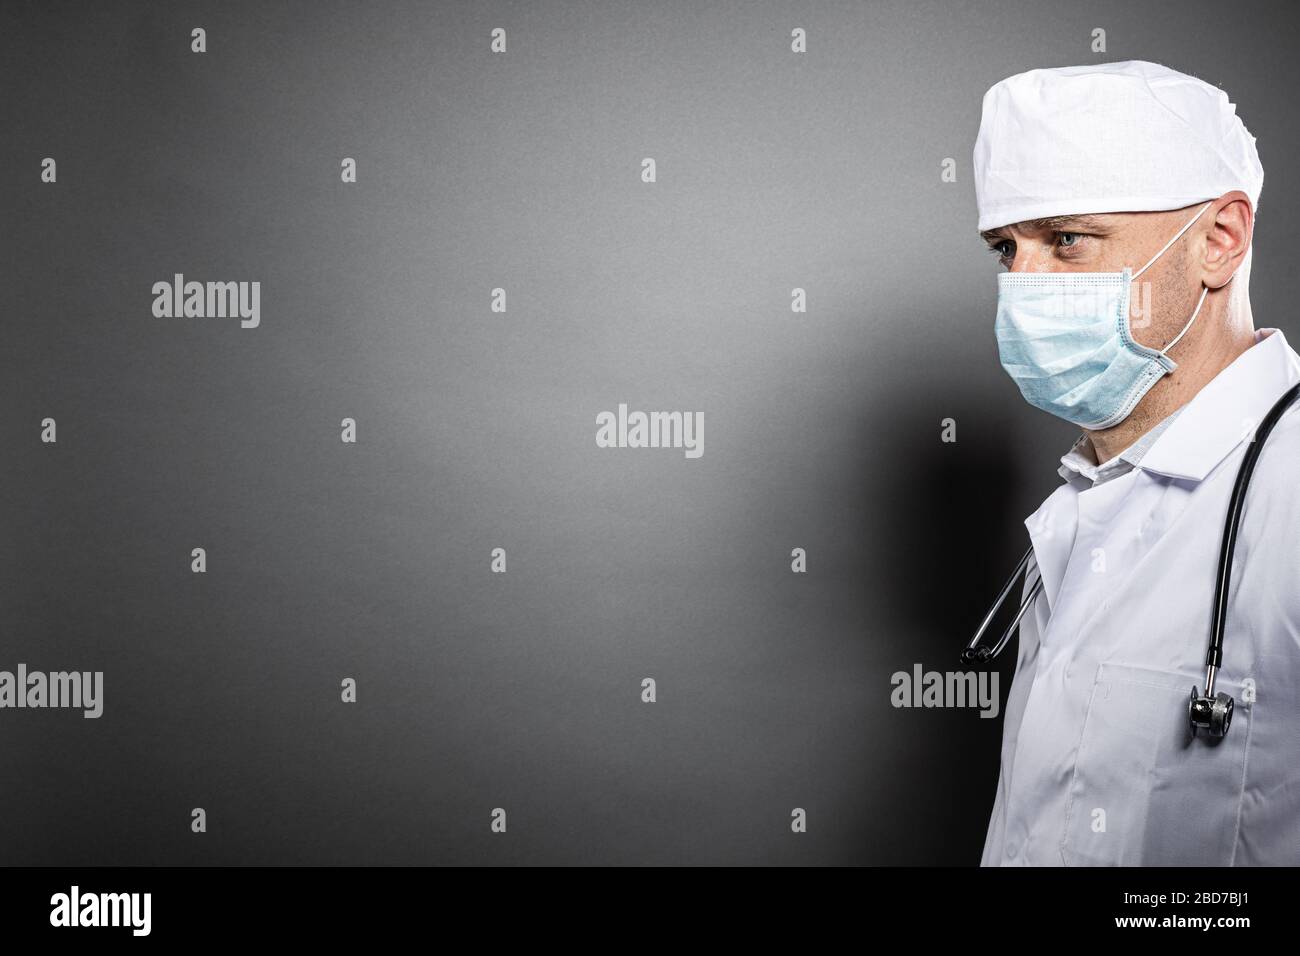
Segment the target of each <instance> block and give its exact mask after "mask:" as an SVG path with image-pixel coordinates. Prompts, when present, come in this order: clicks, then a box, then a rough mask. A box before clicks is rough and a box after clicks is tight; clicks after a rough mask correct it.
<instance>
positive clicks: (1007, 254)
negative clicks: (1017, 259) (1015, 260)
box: [989, 239, 1016, 259]
mask: <svg viewBox="0 0 1300 956" xmlns="http://www.w3.org/2000/svg"><path fill="white" fill-rule="evenodd" d="M989 252H991V253H992V254H993V255H995V256H997V257H998V259H1010V258H1011V257H1012V256H1014V255H1015V254H1016V244H1015V243H1014V242H1012V241H1011V240H1010V239H1002V240H1000V241H999V242H995V243H993V244H992V245H990V246H989Z"/></svg>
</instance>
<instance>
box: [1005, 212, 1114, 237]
mask: <svg viewBox="0 0 1300 956" xmlns="http://www.w3.org/2000/svg"><path fill="white" fill-rule="evenodd" d="M1105 223H1106V221H1105V220H1104V219H1101V218H1099V217H1097V216H1047V217H1046V218H1044V219H1026V220H1024V221H1023V222H1016V223H1010V225H1014V226H1019V227H1020V228H1021V229H1022V230H1024V231H1025V232H1051V231H1054V230H1059V229H1061V227H1062V226H1077V227H1079V228H1081V229H1096V230H1104V229H1105ZM1005 228H1006V226H999V227H998V228H997V229H986V230H984V231H983V232H981V233H980V238H981V239H983V240H984V241H985V242H992V241H993V240H994V239H1003V238H1006V237H1005V236H1004V235H1003V232H1002V230H1003V229H1005Z"/></svg>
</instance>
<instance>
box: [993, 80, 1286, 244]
mask: <svg viewBox="0 0 1300 956" xmlns="http://www.w3.org/2000/svg"><path fill="white" fill-rule="evenodd" d="M1263 183H1264V169H1263V167H1261V166H1260V164H1259V154H1258V153H1256V152H1255V137H1253V136H1251V135H1250V133H1249V131H1248V130H1247V129H1246V127H1245V125H1244V124H1243V123H1242V122H1241V120H1240V118H1238V116H1237V107H1236V105H1235V104H1233V103H1230V102H1228V96H1227V94H1226V93H1224V92H1223V90H1221V89H1219V88H1218V87H1217V86H1211V85H1210V84H1208V83H1205V82H1203V81H1202V80H1198V79H1196V77H1194V76H1188V75H1187V74H1186V73H1179V72H1177V71H1175V70H1171V69H1169V68H1168V67H1164V66H1161V65H1160V64H1158V63H1147V62H1145V61H1143V60H1128V61H1125V62H1123V63H1099V64H1097V65H1095V66H1068V67H1062V68H1059V69H1053V70H1030V71H1028V72H1027V73H1017V74H1016V75H1015V76H1010V77H1007V79H1005V80H1003V81H1001V82H1000V83H997V84H995V85H994V86H993V87H991V88H990V89H989V91H988V92H987V93H985V94H984V113H983V116H982V118H981V120H980V131H979V136H978V137H977V138H976V140H975V197H976V201H977V203H978V205H979V229H980V231H981V232H982V231H984V230H986V229H995V228H997V227H999V226H1005V225H1008V224H1010V223H1014V222H1022V221H1024V220H1026V219H1040V218H1042V217H1044V216H1065V215H1083V214H1085V213H1094V212H1138V211H1145V210H1161V209H1181V208H1182V207H1184V206H1190V205H1192V204H1193V203H1197V202H1203V201H1204V200H1207V199H1217V198H1218V197H1220V196H1222V195H1223V194H1224V193H1226V192H1230V191H1231V190H1234V189H1240V190H1241V191H1242V192H1244V193H1245V194H1246V195H1248V196H1249V197H1250V203H1251V206H1252V208H1253V207H1255V206H1257V205H1258V204H1259V191H1260V188H1261V187H1262V186H1263Z"/></svg>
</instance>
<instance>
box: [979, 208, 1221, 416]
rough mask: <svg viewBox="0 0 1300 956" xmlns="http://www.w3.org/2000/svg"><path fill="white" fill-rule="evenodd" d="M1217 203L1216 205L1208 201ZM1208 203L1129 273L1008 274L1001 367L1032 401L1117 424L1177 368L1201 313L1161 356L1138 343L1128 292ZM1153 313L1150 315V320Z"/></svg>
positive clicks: (1001, 299) (1002, 282) (1000, 321)
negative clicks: (1177, 354)
mask: <svg viewBox="0 0 1300 956" xmlns="http://www.w3.org/2000/svg"><path fill="white" fill-rule="evenodd" d="M1211 202H1212V201H1211ZM1210 204H1211V203H1208V202H1207V203H1206V204H1205V205H1204V206H1202V207H1201V209H1200V211H1199V212H1197V214H1196V215H1195V216H1193V217H1192V219H1191V221H1190V222H1188V223H1187V225H1185V226H1183V228H1182V229H1180V230H1178V234H1177V235H1175V236H1174V237H1173V238H1172V239H1170V240H1169V241H1168V242H1167V243H1165V245H1164V248H1163V249H1161V250H1160V251H1159V252H1157V253H1156V254H1155V255H1154V256H1152V257H1151V262H1148V263H1147V264H1146V265H1144V266H1143V267H1142V268H1141V269H1139V270H1138V271H1137V272H1135V273H1132V274H1131V275H1130V270H1129V269H1128V268H1127V267H1125V268H1124V269H1123V270H1122V271H1120V272H1004V273H1002V274H1001V275H999V276H998V317H997V322H996V324H995V326H994V328H995V330H996V332H997V336H998V352H999V354H1000V355H1001V358H1002V367H1003V368H1004V369H1006V372H1007V374H1008V375H1010V376H1011V378H1012V379H1014V380H1015V383H1016V384H1017V385H1018V386H1020V394H1022V395H1023V396H1024V397H1025V401H1027V402H1029V404H1031V405H1033V406H1035V407H1037V408H1041V409H1042V410H1043V411H1045V412H1051V413H1052V414H1053V415H1056V416H1058V417H1060V418H1064V419H1065V420H1066V421H1070V422H1073V423H1074V424H1076V425H1079V426H1080V427H1082V428H1088V429H1094V430H1100V429H1103V428H1110V427H1112V426H1114V425H1118V424H1119V423H1120V422H1122V421H1123V420H1124V419H1125V418H1127V417H1128V416H1129V414H1130V413H1131V412H1132V411H1133V409H1134V408H1135V407H1137V403H1138V402H1140V401H1141V400H1142V396H1144V395H1145V394H1146V393H1147V391H1148V390H1149V389H1150V388H1151V386H1152V385H1154V384H1155V383H1156V382H1157V381H1159V380H1160V378H1161V377H1162V376H1163V375H1165V374H1166V373H1168V372H1172V371H1173V370H1174V369H1175V368H1177V367H1178V365H1177V363H1176V362H1174V360H1173V359H1171V358H1170V357H1169V356H1168V355H1167V354H1166V353H1167V352H1168V351H1169V350H1170V349H1171V348H1173V347H1174V345H1176V344H1177V343H1178V340H1179V339H1181V338H1182V337H1183V335H1185V334H1186V332H1187V330H1188V329H1190V328H1191V327H1192V323H1193V322H1195V321H1196V316H1197V315H1199V314H1200V311H1201V305H1202V304H1204V302H1205V295H1206V293H1208V292H1209V291H1210V290H1209V288H1205V289H1202V290H1201V298H1200V301H1199V302H1197V303H1196V311H1194V312H1193V313H1192V317H1191V318H1190V319H1188V320H1187V324H1186V325H1185V326H1183V330H1182V331H1181V332H1179V333H1178V335H1176V336H1175V337H1174V340H1173V341H1172V342H1170V343H1169V344H1168V345H1166V346H1165V347H1164V348H1163V349H1161V350H1159V351H1156V350H1155V349H1151V348H1147V347H1146V346H1145V345H1141V344H1140V343H1138V342H1137V341H1136V340H1135V339H1134V338H1133V330H1132V329H1131V328H1130V327H1129V288H1130V284H1131V283H1132V282H1133V281H1134V280H1135V279H1137V277H1138V276H1140V275H1142V273H1144V272H1146V271H1147V269H1149V268H1150V267H1151V264H1152V263H1153V262H1155V261H1156V260H1157V259H1159V258H1160V257H1161V256H1162V255H1163V254H1164V252H1165V250H1166V249H1168V248H1169V247H1170V246H1172V245H1173V244H1174V243H1175V242H1177V241H1178V239H1179V237H1181V236H1182V234H1183V233H1185V232H1186V231H1187V230H1188V229H1190V228H1191V226H1192V223H1194V222H1196V220H1197V219H1199V218H1201V213H1203V212H1205V210H1206V209H1207V208H1208V207H1209V206H1210ZM1149 312H1150V309H1149V308H1148V309H1147V315H1146V318H1147V320H1148V321H1149V320H1150V315H1149Z"/></svg>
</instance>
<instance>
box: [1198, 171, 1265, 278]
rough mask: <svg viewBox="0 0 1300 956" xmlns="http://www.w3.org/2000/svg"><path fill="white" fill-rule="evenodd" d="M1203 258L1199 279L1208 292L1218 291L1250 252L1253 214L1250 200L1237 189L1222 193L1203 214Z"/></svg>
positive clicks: (1253, 228)
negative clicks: (1207, 220) (1211, 290)
mask: <svg viewBox="0 0 1300 956" xmlns="http://www.w3.org/2000/svg"><path fill="white" fill-rule="evenodd" d="M1206 212H1207V213H1208V214H1209V217H1208V218H1209V223H1208V224H1207V226H1206V230H1207V231H1206V233H1205V258H1204V260H1203V261H1202V263H1201V279H1202V281H1203V282H1204V283H1205V285H1206V286H1207V287H1208V288H1211V289H1221V288H1223V286H1225V285H1227V284H1228V280H1229V279H1231V278H1232V277H1233V276H1234V275H1235V274H1236V272H1237V270H1238V269H1240V268H1241V264H1242V262H1244V261H1245V259H1246V253H1247V252H1249V251H1250V240H1251V237H1252V235H1253V234H1254V230H1255V211H1254V210H1253V209H1251V207H1250V197H1249V196H1247V195H1246V194H1245V193H1244V192H1242V191H1241V190H1239V189H1234V190H1233V191H1232V192H1229V193H1224V194H1223V195H1222V196H1220V197H1219V198H1218V199H1216V200H1215V201H1214V205H1212V206H1210V208H1209V209H1207V210H1206Z"/></svg>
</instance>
